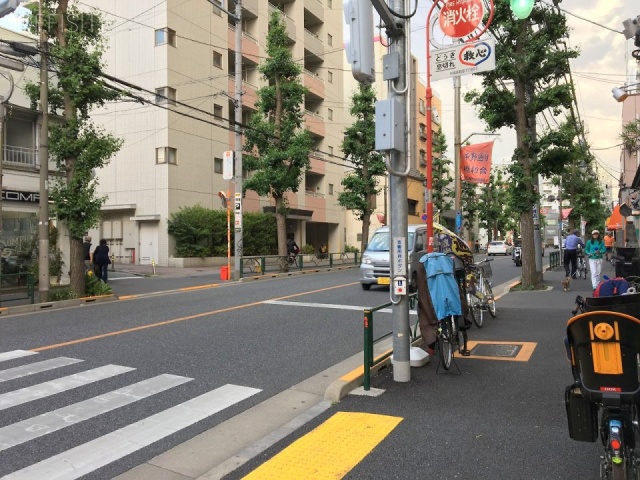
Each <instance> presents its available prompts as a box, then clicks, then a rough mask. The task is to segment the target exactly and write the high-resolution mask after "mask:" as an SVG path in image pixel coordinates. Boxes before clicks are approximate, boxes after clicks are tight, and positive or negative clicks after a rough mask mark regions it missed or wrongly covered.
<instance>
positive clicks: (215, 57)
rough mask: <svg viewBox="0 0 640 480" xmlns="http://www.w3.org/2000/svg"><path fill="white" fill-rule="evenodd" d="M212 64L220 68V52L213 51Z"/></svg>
mask: <svg viewBox="0 0 640 480" xmlns="http://www.w3.org/2000/svg"><path fill="white" fill-rule="evenodd" d="M213 66H214V67H218V68H222V54H221V53H220V52H216V51H215V50H214V52H213Z"/></svg>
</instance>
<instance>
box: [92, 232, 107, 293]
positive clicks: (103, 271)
mask: <svg viewBox="0 0 640 480" xmlns="http://www.w3.org/2000/svg"><path fill="white" fill-rule="evenodd" d="M110 263H111V259H110V258H109V247H108V246H107V241H106V240H105V239H104V238H101V239H100V245H98V246H97V247H96V249H95V250H94V251H93V265H94V270H95V272H96V277H98V279H100V280H102V281H103V282H104V283H107V279H108V275H109V274H108V272H109V264H110Z"/></svg>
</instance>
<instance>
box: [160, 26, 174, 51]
mask: <svg viewBox="0 0 640 480" xmlns="http://www.w3.org/2000/svg"><path fill="white" fill-rule="evenodd" d="M157 45H171V46H172V47H175V46H176V32H175V30H171V29H170V28H159V29H158V30H156V46H157Z"/></svg>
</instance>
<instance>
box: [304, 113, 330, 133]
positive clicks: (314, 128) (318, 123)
mask: <svg viewBox="0 0 640 480" xmlns="http://www.w3.org/2000/svg"><path fill="white" fill-rule="evenodd" d="M304 125H305V127H306V129H307V130H309V132H311V134H312V135H313V136H315V137H321V138H324V136H325V125H324V118H323V117H322V116H321V115H318V114H317V113H313V112H310V111H308V110H307V111H305V112H304Z"/></svg>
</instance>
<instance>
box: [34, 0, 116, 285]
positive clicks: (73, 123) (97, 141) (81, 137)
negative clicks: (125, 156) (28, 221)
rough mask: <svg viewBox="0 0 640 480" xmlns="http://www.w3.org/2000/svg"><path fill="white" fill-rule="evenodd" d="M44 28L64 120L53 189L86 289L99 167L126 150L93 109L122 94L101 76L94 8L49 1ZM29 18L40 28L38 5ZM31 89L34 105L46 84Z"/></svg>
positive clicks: (52, 95) (54, 102)
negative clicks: (86, 240)
mask: <svg viewBox="0 0 640 480" xmlns="http://www.w3.org/2000/svg"><path fill="white" fill-rule="evenodd" d="M42 7H43V15H44V28H45V29H46V33H47V36H48V38H49V39H50V41H49V43H48V50H49V60H50V63H51V64H52V65H53V68H54V69H55V71H56V75H55V77H54V79H53V81H52V82H51V83H50V85H49V110H50V111H51V112H52V113H55V114H60V113H61V114H62V117H63V119H62V121H61V122H59V123H56V124H55V125H53V126H52V127H51V128H50V130H49V152H50V154H51V156H52V157H53V158H54V159H55V161H56V165H57V168H58V170H59V173H60V175H59V176H58V177H57V178H58V180H56V181H54V182H53V184H52V187H51V190H50V192H49V194H50V197H51V198H52V200H53V206H52V214H53V215H55V216H56V217H57V218H58V219H59V220H61V221H63V222H65V223H66V225H67V227H68V229H69V235H70V239H69V240H70V252H69V263H70V265H69V268H70V272H69V273H70V277H71V285H70V288H71V289H72V290H73V291H74V292H75V293H77V294H78V295H83V294H84V292H85V275H84V269H85V267H84V254H83V248H82V240H83V236H84V235H85V234H86V232H87V230H89V229H90V228H92V227H95V226H96V225H98V223H99V221H100V207H101V206H102V204H103V203H104V202H105V200H106V199H105V198H104V197H97V196H96V186H97V180H96V178H95V176H94V170H96V169H98V168H100V167H103V166H105V165H106V164H107V163H108V161H109V159H110V158H111V157H112V156H113V155H114V154H115V153H116V152H117V151H118V150H119V149H120V146H121V145H122V142H121V140H119V139H116V138H115V137H113V136H112V135H109V134H107V133H105V132H104V131H102V130H100V129H99V128H97V127H96V126H95V125H94V124H93V123H92V122H91V120H90V118H89V114H90V112H91V110H92V109H93V108H95V107H100V106H103V105H104V104H105V103H106V102H109V101H112V100H116V99H117V98H119V97H120V93H118V92H117V91H115V90H113V89H110V88H108V87H107V86H106V85H105V84H104V82H103V81H102V80H101V74H102V70H103V62H102V55H103V52H104V49H105V46H104V41H103V36H102V29H103V20H102V18H101V17H100V15H98V14H96V13H95V12H94V11H92V12H86V11H80V10H79V9H78V8H77V7H75V6H70V5H69V0H59V1H55V0H43V1H42ZM29 8H30V14H29V16H28V19H27V23H28V27H29V29H30V31H31V32H32V33H34V34H35V33H37V11H38V6H37V5H32V6H29ZM26 92H27V94H28V95H29V97H30V99H31V105H32V108H34V109H35V108H36V104H37V102H38V100H39V98H40V86H39V84H37V83H30V84H28V85H27V87H26Z"/></svg>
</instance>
